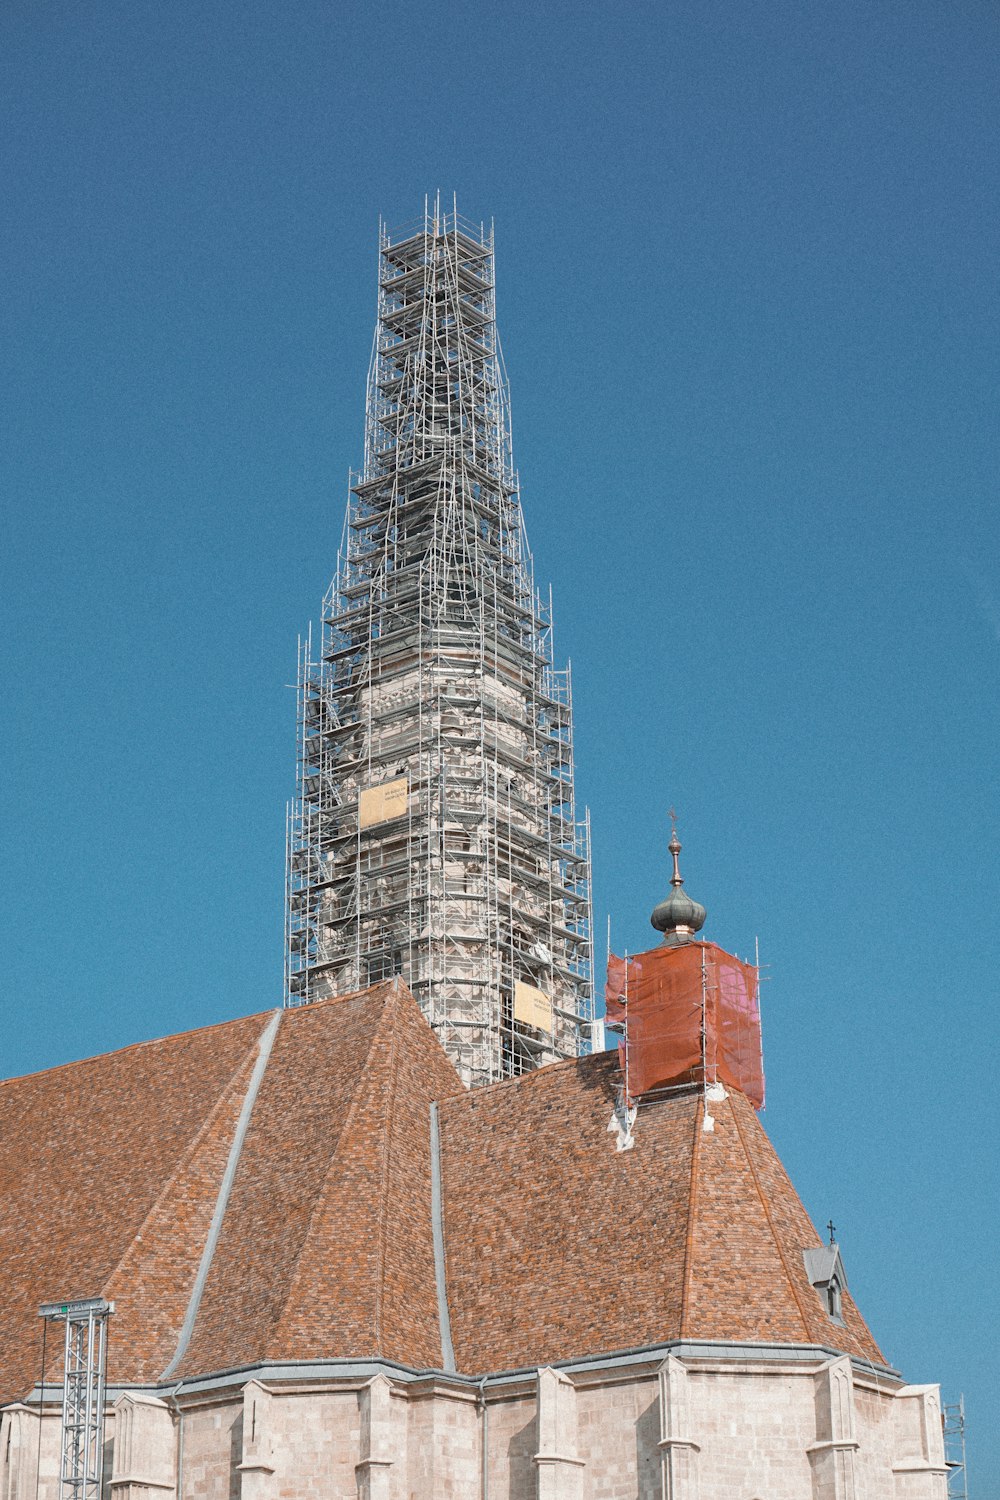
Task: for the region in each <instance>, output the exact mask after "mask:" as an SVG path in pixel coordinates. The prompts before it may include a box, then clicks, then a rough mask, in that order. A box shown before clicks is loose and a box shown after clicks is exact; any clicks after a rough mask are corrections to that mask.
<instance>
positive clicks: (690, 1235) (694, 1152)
mask: <svg viewBox="0 0 1000 1500" xmlns="http://www.w3.org/2000/svg"><path fill="white" fill-rule="evenodd" d="M700 1104H701V1108H700V1109H699V1108H698V1105H697V1104H696V1105H695V1110H694V1139H693V1140H692V1142H691V1176H690V1178H689V1180H688V1192H687V1211H688V1221H687V1233H686V1234H685V1236H684V1271H683V1274H682V1276H681V1315H680V1320H679V1323H678V1330H677V1331H678V1333H679V1334H680V1337H681V1338H683V1337H684V1335H685V1333H686V1331H687V1330H686V1324H687V1315H688V1302H689V1301H690V1295H691V1282H692V1279H693V1272H694V1226H695V1219H696V1217H697V1215H696V1204H697V1197H698V1156H699V1148H700V1145H701V1137H702V1136H703V1135H704V1133H705V1132H704V1130H703V1129H702V1125H703V1121H704V1116H705V1094H704V1090H703V1091H702V1093H701V1096H700Z"/></svg>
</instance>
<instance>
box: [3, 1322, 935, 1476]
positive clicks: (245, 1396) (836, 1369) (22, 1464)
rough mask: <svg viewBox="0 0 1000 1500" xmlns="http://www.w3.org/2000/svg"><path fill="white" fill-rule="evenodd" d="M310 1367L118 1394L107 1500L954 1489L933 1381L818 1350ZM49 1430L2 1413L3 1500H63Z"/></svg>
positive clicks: (53, 1428) (29, 1418)
mask: <svg viewBox="0 0 1000 1500" xmlns="http://www.w3.org/2000/svg"><path fill="white" fill-rule="evenodd" d="M310 1373H311V1372H310V1371H309V1370H308V1368H306V1367H302V1368H301V1369H300V1371H298V1372H293V1371H291V1370H290V1369H288V1368H287V1367H285V1368H283V1369H281V1370H280V1372H279V1371H274V1372H271V1374H270V1375H269V1373H268V1371H266V1370H261V1371H260V1372H258V1374H257V1375H256V1376H255V1377H254V1378H245V1377H244V1378H243V1379H242V1382H241V1381H240V1380H237V1379H236V1378H230V1379H227V1380H218V1379H217V1380H215V1381H212V1382H208V1381H205V1382H192V1383H191V1385H190V1386H185V1385H182V1386H181V1387H180V1388H179V1389H177V1390H176V1391H170V1392H163V1391H161V1392H160V1393H159V1394H154V1393H152V1392H150V1391H126V1392H123V1393H121V1394H120V1395H118V1397H117V1399H116V1400H115V1401H114V1403H113V1405H112V1406H111V1408H110V1409H109V1413H108V1429H107V1434H108V1435H107V1476H106V1477H107V1481H108V1489H107V1493H108V1495H109V1500H170V1497H174V1496H176V1497H178V1500H946V1495H947V1482H946V1468H945V1463H944V1449H943V1442H942V1435H941V1411H940V1403H939V1398H938V1392H937V1388H936V1387H935V1386H913V1385H904V1384H903V1383H902V1382H901V1381H900V1380H899V1378H898V1377H897V1376H895V1375H894V1374H893V1373H892V1372H891V1371H888V1370H885V1369H884V1368H883V1369H879V1368H878V1367H876V1366H865V1365H864V1364H863V1363H862V1362H861V1361H854V1362H852V1361H851V1359H849V1358H848V1357H847V1356H843V1355H841V1356H835V1357H832V1358H831V1357H829V1356H828V1355H827V1354H826V1353H825V1351H822V1350H819V1349H815V1350H812V1351H810V1350H806V1349H802V1348H798V1349H794V1350H792V1349H789V1350H785V1351H782V1350H780V1349H777V1348H772V1349H770V1350H768V1349H765V1348H763V1347H762V1346H755V1347H750V1346H747V1347H746V1348H745V1349H743V1350H740V1349H738V1348H736V1347H734V1346H730V1347H729V1348H727V1349H726V1350H725V1351H722V1350H721V1349H720V1350H718V1351H712V1350H711V1349H710V1348H709V1347H708V1346H701V1347H695V1346H686V1347H685V1346H678V1347H677V1349H676V1350H675V1351H671V1352H666V1353H664V1352H663V1351H657V1352H654V1351H649V1353H648V1355H631V1356H629V1357H628V1359H622V1360H620V1361H617V1362H616V1361H614V1360H602V1361H593V1362H591V1363H586V1362H582V1363H580V1364H577V1365H572V1366H567V1367H563V1368H559V1369H554V1368H543V1369H539V1370H538V1371H536V1372H535V1373H534V1374H531V1373H522V1372H519V1373H517V1374H514V1375H510V1376H491V1377H489V1378H487V1379H485V1380H483V1381H480V1382H475V1381H470V1380H463V1379H459V1378H455V1377H448V1376H444V1375H421V1374H418V1373H417V1372H413V1371H406V1370H403V1369H401V1368H399V1367H381V1368H379V1367H377V1366H371V1367H369V1368H368V1369H366V1368H364V1367H354V1369H353V1371H352V1373H351V1375H350V1377H348V1376H347V1372H346V1371H345V1372H344V1373H343V1374H342V1375H338V1374H336V1373H335V1372H332V1371H330V1370H329V1369H318V1370H316V1371H315V1378H310ZM279 1374H280V1377H281V1378H275V1377H276V1376H278V1375H279ZM53 1394H55V1393H54V1392H53V1391H52V1390H51V1389H50V1392H49V1395H50V1396H51V1395H53ZM39 1420H40V1419H39V1415H38V1408H37V1406H36V1405H34V1404H32V1405H26V1404H24V1403H17V1404H15V1405H13V1406H11V1407H8V1408H7V1409H5V1410H4V1412H3V1413H2V1418H0V1500H36V1496H37V1500H59V1487H58V1461H59V1451H58V1445H59V1411H58V1406H57V1405H56V1404H55V1403H51V1404H50V1401H49V1400H47V1401H46V1404H45V1412H44V1417H43V1418H42V1419H41V1427H42V1431H41V1441H39ZM39 1459H40V1460H41V1470H40V1473H39V1467H38V1466H39Z"/></svg>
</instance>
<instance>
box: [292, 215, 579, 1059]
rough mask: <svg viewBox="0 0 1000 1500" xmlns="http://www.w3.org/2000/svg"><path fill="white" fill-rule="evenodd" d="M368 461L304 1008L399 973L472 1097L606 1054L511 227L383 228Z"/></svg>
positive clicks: (335, 668)
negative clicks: (502, 312)
mask: <svg viewBox="0 0 1000 1500" xmlns="http://www.w3.org/2000/svg"><path fill="white" fill-rule="evenodd" d="M379 249H380V255H379V291H378V326H377V329H376V335H375V343H374V348H373V352H372V362H371V369H370V373H369V380H368V397H367V406H366V428H365V461H364V469H363V472H362V473H361V474H360V475H357V476H353V483H352V488H351V496H350V501H349V504H348V511H347V518H346V523H345V538H344V542H343V544H342V548H341V553H340V557H339V561H338V567H337V573H336V576H335V578H334V581H333V583H332V584H331V587H330V591H329V593H328V595H327V598H326V600H325V603H324V610H323V634H322V642H321V644H320V646H319V649H318V651H314V649H313V644H312V639H311V637H309V638H307V641H306V643H305V645H304V646H302V647H301V648H300V659H299V673H298V678H299V769H298V782H297V788H296V799H295V803H294V805H293V807H292V809H291V812H290V819H289V833H288V902H287V938H288V945H287V961H286V1001H287V1003H288V1004H290V1005H299V1004H304V1003H307V1002H309V1001H311V1000H315V999H318V998H322V997H324V996H327V995H331V994H338V993H339V994H343V993H346V992H348V991H350V990H352V989H357V988H361V987H363V986H365V985H367V984H371V983H373V982H376V981H377V980H379V979H383V978H386V977H388V976H389V975H392V974H397V973H398V974H402V975H403V976H404V978H405V979H406V981H407V982H408V984H409V985H410V988H411V989H412V990H413V992H414V994H415V995H416V996H417V998H418V1000H419V1001H420V1003H421V1005H422V1007H423V1009H424V1011H425V1013H426V1015H427V1016H428V1018H429V1020H430V1022H431V1024H432V1025H433V1026H434V1027H435V1029H436V1030H437V1033H438V1035H439V1037H440V1039H441V1041H442V1043H443V1044H444V1046H445V1048H446V1049H447V1051H448V1052H449V1054H450V1055H451V1057H452V1059H453V1061H454V1062H455V1063H456V1065H457V1066H458V1067H459V1070H460V1071H461V1072H462V1074H463V1076H464V1077H465V1079H466V1081H467V1082H470V1083H482V1082H489V1081H491V1080H492V1079H495V1078H498V1077H502V1076H504V1075H506V1074H510V1073H517V1072H522V1071H524V1070H525V1069H527V1068H530V1067H533V1066H535V1065H536V1064H538V1063H540V1062H545V1061H549V1060H551V1059H553V1058H557V1057H571V1056H576V1055H578V1054H579V1053H580V1052H583V1051H586V1050H587V1047H588V1039H589V1027H590V1022H591V1020H592V1017H593V999H592V968H593V965H592V953H591V909H590V845H589V829H588V826H587V823H586V821H584V822H583V823H578V822H577V820H576V814H575V804H574V790H573V743H572V700H571V689H570V678H569V672H568V670H566V671H563V672H560V671H557V670H556V669H555V668H554V666H553V661H552V631H551V613H550V611H549V610H546V609H544V608H543V606H542V603H541V600H540V598H539V596H538V594H537V591H536V589H535V587H534V580H533V572H532V563H531V555H530V552H529V551H528V547H527V542H526V539H525V534H524V524H523V518H522V514H521V505H520V497H519V493H518V488H517V479H516V475H515V474H514V471H513V467H512V461H511V440H510V414H509V397H508V390H507V381H506V376H505V373H504V369H503V361H502V357H501V353H500V346H499V342H498V340H497V335H496V324H495V302H494V272H493V236H492V231H489V232H487V231H485V230H484V229H483V227H482V226H478V227H477V226H473V225H471V224H468V223H466V222H465V221H464V220H462V219H460V218H459V216H458V214H457V212H455V211H452V212H451V213H448V214H442V212H441V210H440V205H439V204H435V205H433V206H428V207H425V212H424V217H423V219H422V220H421V221H420V222H419V223H418V224H417V225H415V226H413V227H410V228H408V229H406V230H403V231H401V232H399V233H390V232H389V231H387V230H386V229H384V228H383V229H382V230H381V231H380V246H379Z"/></svg>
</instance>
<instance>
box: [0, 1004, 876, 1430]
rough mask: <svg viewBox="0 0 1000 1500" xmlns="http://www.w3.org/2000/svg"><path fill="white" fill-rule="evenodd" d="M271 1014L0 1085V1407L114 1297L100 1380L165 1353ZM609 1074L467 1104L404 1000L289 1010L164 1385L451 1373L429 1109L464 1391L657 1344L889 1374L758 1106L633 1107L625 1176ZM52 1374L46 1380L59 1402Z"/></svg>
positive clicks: (592, 1065)
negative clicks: (837, 1358)
mask: <svg viewBox="0 0 1000 1500" xmlns="http://www.w3.org/2000/svg"><path fill="white" fill-rule="evenodd" d="M273 1014H274V1013H273V1012H272V1013H268V1014H265V1015H258V1016H251V1017H248V1018H246V1019H244V1020H240V1021H233V1022H229V1023H227V1024H225V1025H222V1026H215V1027H210V1028H208V1029H206V1030H203V1031H197V1032H191V1033H188V1034H187V1035H184V1036H177V1037H170V1038H167V1039H166V1040H165V1041H162V1042H153V1043H147V1044H143V1045H142V1046H137V1047H129V1048H126V1049H125V1050H124V1051H122V1052H117V1053H112V1054H110V1055H109V1056H106V1057H99V1058H94V1059H92V1060H90V1061H88V1062H84V1063H76V1064H72V1065H69V1066H68V1067H64V1068H57V1069H53V1070H52V1071H51V1072H48V1073H42V1074H37V1075H34V1076H32V1077H29V1078H21V1079H13V1080H10V1081H9V1082H7V1083H0V1402H4V1401H9V1400H11V1399H14V1398H16V1397H19V1396H22V1395H24V1394H25V1393H26V1391H27V1390H28V1389H29V1388H30V1386H31V1385H32V1384H33V1383H34V1381H35V1380H37V1378H38V1375H39V1360H40V1349H41V1338H40V1326H39V1320H38V1318H37V1308H38V1305H39V1303H40V1302H42V1301H46V1300H56V1299H59V1298H64V1297H67V1296H95V1295H104V1296H107V1297H111V1298H113V1299H114V1301H115V1304H116V1312H115V1315H114V1319H113V1322H112V1329H111V1342H110V1353H109V1377H110V1379H111V1380H112V1381H113V1382H115V1383H119V1382H125V1383H127V1382H154V1381H157V1380H158V1379H160V1378H162V1377H163V1374H164V1372H165V1370H167V1369H168V1367H170V1365H171V1362H172V1361H173V1360H174V1358H175V1355H176V1354H177V1351H178V1347H179V1339H180V1335H181V1328H182V1325H183V1323H184V1318H185V1313H186V1311H187V1310H188V1307H189V1304H190V1303H191V1300H192V1291H193V1289H194V1288H195V1285H196V1277H197V1274H198V1268H199V1264H200V1262H201V1259H202V1253H203V1250H204V1246H205V1243H206V1238H207V1236H208V1232H209V1225H210V1223H211V1220H212V1216H213V1212H214V1211H215V1208H216V1203H217V1199H218V1196H219V1190H220V1184H222V1182H223V1178H224V1174H225V1172H226V1167H227V1162H228V1161H229V1158H230V1153H231V1147H232V1144H233V1139H234V1134H235V1132H236V1128H237V1120H238V1118H239V1115H240V1111H241V1108H242V1107H243V1105H244V1100H245V1098H246V1097H247V1089H248V1086H249V1084H250V1079H251V1075H252V1073H253V1070H254V1067H255V1064H256V1063H257V1060H258V1055H259V1050H260V1044H261V1042H262V1039H263V1037H264V1033H265V1031H266V1030H267V1028H268V1027H269V1026H270V1025H271V1023H272V1020H273ZM616 1083H617V1064H616V1060H615V1058H614V1057H613V1056H611V1055H610V1054H605V1055H604V1056H601V1057H595V1058H587V1059H584V1060H582V1061H580V1062H573V1063H560V1064H555V1065H553V1066H550V1067H547V1068H544V1069H542V1070H540V1071H539V1072H536V1073H532V1074H529V1075H527V1076H526V1077H524V1078H522V1079H517V1080H510V1081H507V1082H505V1083H500V1084H496V1085H494V1086H493V1087H491V1088H487V1089H480V1090H477V1091H475V1092H473V1093H467V1092H466V1091H464V1090H462V1089H461V1087H460V1085H459V1083H458V1080H457V1076H456V1074H455V1072H454V1070H453V1068H452V1066H451V1064H450V1063H449V1062H448V1060H447V1058H446V1057H445V1055H444V1053H443V1051H442V1050H441V1048H440V1047H439V1045H438V1043H437V1040H436V1039H435V1037H434V1035H433V1033H432V1031H431V1029H430V1027H429V1026H428V1025H427V1023H426V1021H425V1020H424V1018H423V1016H422V1015H421V1013H420V1010H419V1007H418V1006H417V1004H416V1002H415V1001H414V1000H413V998H412V996H411V995H410V994H409V992H408V991H407V990H406V988H405V986H403V985H402V984H401V983H399V982H392V983H389V984H384V985H379V986H375V987H374V988H373V989H370V990H367V991H362V992H360V993H358V994H357V995H353V996H347V997H344V998H343V999H338V1000H330V1001H324V1002H321V1003H318V1004H316V1005H312V1006H308V1007H303V1008H301V1009H298V1010H291V1011H287V1012H285V1013H283V1014H282V1016H281V1020H280V1024H279V1026H278V1029H277V1034H276V1037H275V1039H274V1042H273V1046H272V1049H271V1052H270V1055H269V1056H268V1058H267V1062H266V1067H265V1068H264V1072H263V1076H262V1079H261V1081H260V1087H259V1091H258V1093H257V1096H256V1099H255V1101H254V1103H253V1110H252V1113H251V1114H250V1117H249V1126H248V1128H247V1130H246V1136H245V1139H244V1141H243V1146H242V1151H241V1153H240V1155H239V1160H238V1163H237V1164H236V1169H235V1173H234V1175H233V1176H232V1182H231V1189H230V1193H229V1198H228V1201H227V1204H226V1210H225V1214H224V1216H223V1218H222V1222H221V1229H220V1232H219V1236H218V1241H217V1244H216V1247H215V1251H214V1255H213V1257H212V1260H211V1264H210V1267H209V1269H208V1274H207V1277H206V1278H205V1280H204V1286H203V1289H202V1291H201V1294H200V1300H199V1301H197V1316H196V1318H195V1320H194V1327H193V1334H192V1337H191V1340H190V1343H189V1345H188V1346H187V1349H186V1351H185V1352H184V1353H183V1357H182V1359H181V1360H180V1363H179V1365H178V1367H177V1369H176V1370H175V1371H174V1374H177V1375H181V1376H185V1375H194V1374H206V1373H210V1372H212V1371H218V1370H223V1369H231V1368H233V1367H234V1366H239V1365H246V1364H252V1363H255V1362H257V1361H258V1360H264V1359H274V1360H299V1359H320V1358H324V1357H330V1358H333V1357H342V1356H356V1357H372V1356H382V1357H384V1358H387V1359H391V1360H396V1361H399V1362H400V1363H403V1364H406V1365H409V1366H411V1367H415V1368H440V1366H441V1362H442V1352H441V1332H440V1329H439V1326H438V1312H437V1292H436V1283H435V1268H434V1254H433V1238H432V1223H431V1188H430V1168H431V1163H430V1131H429V1112H430V1104H431V1101H432V1100H438V1101H440V1137H441V1166H442V1183H443V1192H444V1233H445V1241H446V1272H447V1276H446V1280H447V1293H448V1303H449V1308H450V1316H451V1332H452V1338H453V1343H454V1349H455V1357H456V1363H457V1366H458V1368H459V1370H461V1371H464V1372H467V1373H470V1374H478V1373H482V1372H484V1371H487V1370H499V1369H504V1368H511V1367H519V1366H531V1365H537V1364H539V1363H546V1362H551V1361H554V1360H559V1359H570V1358H575V1357H582V1356H584V1355H587V1354H596V1353H611V1352H614V1351H615V1350H620V1349H624V1348H629V1347H634V1346H637V1345H642V1344H647V1343H659V1342H663V1341H666V1340H669V1339H674V1338H679V1337H685V1338H690V1339H723V1340H758V1339H762V1340H767V1341H774V1342H792V1343H796V1342H798V1343H822V1344H827V1345H830V1346H832V1347H835V1348H843V1349H845V1350H847V1351H848V1352H853V1353H858V1354H861V1355H863V1356H864V1357H866V1358H870V1359H874V1360H879V1359H880V1358H881V1356H880V1355H879V1351H878V1349H877V1347H876V1345H875V1343H874V1341H873V1340H872V1338H871V1335H870V1334H869V1333H868V1330H867V1328H866V1327H865V1325H864V1323H863V1322H862V1320H861V1318H860V1316H859V1315H858V1313H857V1311H856V1309H855V1307H854V1305H853V1303H852V1301H851V1299H850V1297H849V1296H848V1295H846V1294H845V1296H844V1299H843V1301H844V1319H845V1323H846V1327H842V1328H841V1327H837V1326H836V1325H834V1324H833V1323H832V1322H831V1321H830V1319H829V1318H828V1317H827V1316H826V1314H825V1312H824V1310H823V1306H822V1302H821V1300H820V1297H819V1294H818V1293H817V1292H816V1291H815V1290H814V1288H813V1287H812V1286H810V1284H809V1281H808V1279H807V1278H806V1274H805V1268H804V1266H803V1262H802V1254H801V1252H802V1250H803V1249H806V1248H809V1247H812V1246H815V1245H818V1244H819V1243H820V1241H819V1237H818V1235H817V1234H816V1231H815V1230H814V1229H813V1227H812V1225H811V1223H810V1222H809V1219H808V1217H807V1215H806V1213H805V1210H804V1209H803V1207H802V1205H801V1203H800V1201H799V1199H798V1198H797V1196H796V1195H795V1192H794V1190H793V1189H792V1187H791V1185H790V1183H789V1182H788V1179H787V1177H786V1176H785V1174H784V1171H783V1170H782V1168H781V1165H780V1163H779V1161H778V1159H777V1157H776V1155H775V1153H774V1150H773V1148H772V1147H771V1145H770V1143H769V1141H768V1140H767V1137H766V1135H765V1134H764V1131H763V1129H762V1127H761V1125H760V1123H759V1121H758V1119H757V1117H756V1115H755V1114H754V1111H753V1110H752V1108H751V1107H750V1106H749V1105H748V1104H747V1102H746V1101H745V1100H744V1099H743V1097H742V1096H741V1095H739V1094H736V1093H732V1094H731V1095H730V1096H729V1098H728V1099H726V1100H725V1101H720V1102H719V1103H716V1104H713V1106H712V1110H713V1114H714V1115H715V1119H716V1126H715V1131H714V1133H712V1134H706V1133H705V1132H704V1131H703V1130H702V1129H701V1099H700V1095H699V1094H698V1093H697V1092H689V1093H680V1094H676V1095H674V1096H673V1097H669V1098H666V1099H663V1100H661V1101H659V1102H657V1103H655V1104H651V1105H648V1106H644V1107H643V1108H641V1109H640V1112H639V1119H638V1124H637V1127H636V1144H635V1148H634V1150H632V1151H628V1152H622V1153H618V1152H616V1151H615V1149H614V1137H613V1135H611V1134H609V1133H608V1130H607V1124H608V1120H609V1118H610V1116H611V1112H612V1106H613V1103H614V1092H615V1086H616ZM54 1373H55V1361H54V1358H53V1356H52V1353H51V1345H50V1358H49V1378H52V1376H53V1375H54Z"/></svg>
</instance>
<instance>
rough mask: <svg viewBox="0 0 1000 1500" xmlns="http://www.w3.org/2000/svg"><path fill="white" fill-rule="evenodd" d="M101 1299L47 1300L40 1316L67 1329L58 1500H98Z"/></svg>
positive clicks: (108, 1309) (105, 1308) (103, 1335)
mask: <svg viewBox="0 0 1000 1500" xmlns="http://www.w3.org/2000/svg"><path fill="white" fill-rule="evenodd" d="M114 1310H115V1309H114V1303H113V1302H106V1301H105V1300H104V1298H103V1297H88V1298H83V1299H80V1300H78V1301H74V1302H47V1303H45V1304H43V1306H42V1307H40V1308H39V1309H38V1315H39V1317H41V1318H45V1319H46V1321H47V1322H61V1323H64V1324H65V1326H66V1336H65V1343H64V1355H63V1399H62V1429H61V1441H60V1461H59V1495H60V1500H101V1488H102V1479H103V1472H104V1391H105V1383H106V1378H107V1371H106V1359H107V1347H108V1318H109V1316H110V1314H111V1313H113V1312H114Z"/></svg>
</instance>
